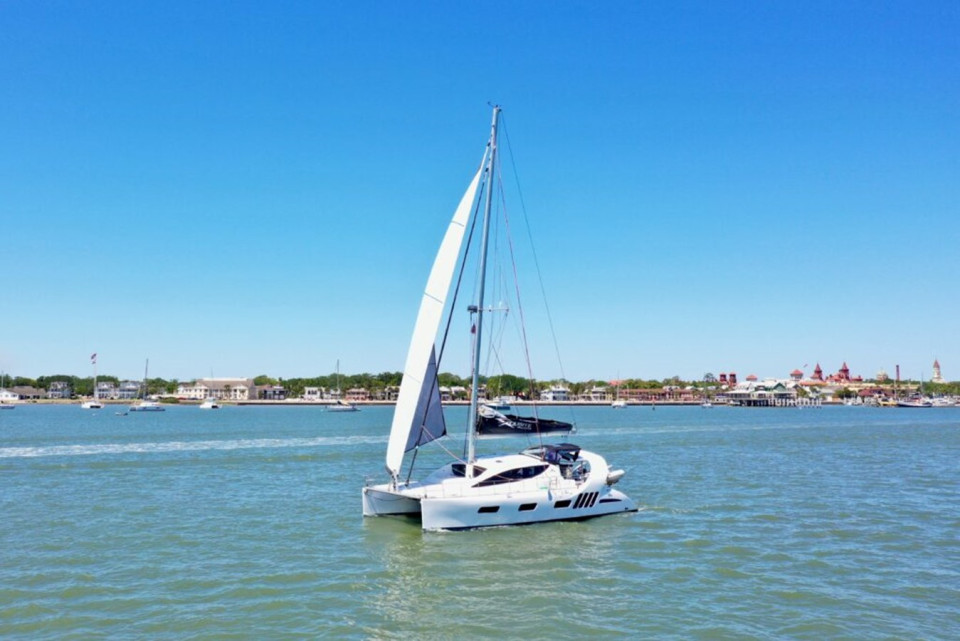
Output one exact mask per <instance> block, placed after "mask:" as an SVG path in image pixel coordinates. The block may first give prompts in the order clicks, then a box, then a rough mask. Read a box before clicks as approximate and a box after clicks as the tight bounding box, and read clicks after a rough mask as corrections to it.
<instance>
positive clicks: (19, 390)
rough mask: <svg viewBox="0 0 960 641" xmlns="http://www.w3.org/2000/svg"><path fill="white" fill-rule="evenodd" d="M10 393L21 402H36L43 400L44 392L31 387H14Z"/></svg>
mask: <svg viewBox="0 0 960 641" xmlns="http://www.w3.org/2000/svg"><path fill="white" fill-rule="evenodd" d="M10 391H11V392H12V393H13V394H15V395H16V396H17V397H19V399H20V400H21V401H36V400H39V399H41V398H43V390H42V389H40V388H39V387H33V386H31V385H14V386H13V387H11V388H10Z"/></svg>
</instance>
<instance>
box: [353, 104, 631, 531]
mask: <svg viewBox="0 0 960 641" xmlns="http://www.w3.org/2000/svg"><path fill="white" fill-rule="evenodd" d="M499 118H500V109H499V107H494V109H493V119H492V123H491V132H490V139H489V142H488V144H487V147H486V150H485V152H484V155H483V160H482V162H481V164H480V168H479V169H478V170H477V172H476V174H475V175H474V176H473V179H472V180H471V182H470V185H469V187H468V188H467V191H466V193H465V194H464V196H463V198H462V199H461V201H460V204H459V206H458V207H457V209H456V210H455V212H454V215H453V219H452V220H451V221H450V224H449V226H448V228H447V231H446V234H445V236H444V238H443V241H442V243H441V245H440V250H439V252H438V253H437V256H436V258H435V260H434V263H433V267H432V269H431V271H430V275H429V277H428V279H427V286H426V289H425V291H424V294H423V298H422V301H421V304H420V310H419V312H418V314H417V320H416V324H415V326H414V330H413V336H412V339H411V342H410V347H409V351H408V353H407V361H406V365H405V367H404V372H403V378H402V380H401V383H400V392H399V396H398V398H397V404H396V408H395V411H394V415H393V423H392V426H391V430H390V438H389V441H388V444H387V453H386V467H387V471H388V473H389V475H390V480H389V481H388V482H387V483H382V484H377V485H370V484H368V485H367V486H365V487H364V488H363V491H362V497H363V514H364V515H365V516H381V515H409V516H416V517H419V520H420V524H421V527H422V528H423V529H425V530H460V529H469V528H479V527H488V526H500V525H519V524H528V523H539V522H546V521H561V520H579V519H586V518H591V517H596V516H603V515H608V514H617V513H622V512H632V511H636V509H637V508H636V506H635V505H634V503H633V501H632V500H631V499H630V498H629V497H628V496H627V495H626V494H624V493H623V492H621V491H619V490H617V489H615V488H614V487H613V485H614V484H615V483H616V482H617V481H619V480H620V478H621V477H622V476H623V471H622V470H613V469H611V468H610V467H609V465H608V464H607V462H606V460H605V459H604V458H603V457H602V456H600V455H599V454H595V453H593V452H588V451H586V450H583V449H581V448H580V447H578V446H576V445H573V444H570V443H561V444H556V445H548V444H543V443H542V442H541V443H540V444H539V445H534V446H531V447H528V448H526V449H524V450H522V451H520V452H519V453H517V454H508V455H497V456H478V455H477V453H476V440H477V424H478V418H480V417H479V416H478V413H479V378H480V374H479V362H480V348H481V344H482V337H483V318H484V313H485V312H486V311H487V310H486V309H485V307H484V281H485V277H486V260H487V246H488V244H487V243H488V238H489V233H490V217H491V201H492V196H493V183H494V181H495V177H496V169H495V168H496V161H497V128H498V124H499ZM481 181H484V182H485V192H486V194H485V197H484V198H483V201H484V208H483V212H482V218H480V220H482V223H481V225H482V232H481V233H480V235H479V243H480V247H479V252H478V257H477V260H478V263H479V267H478V274H479V276H478V281H477V283H476V288H475V290H474V292H475V293H474V296H475V298H474V301H473V302H472V303H471V304H470V306H469V308H468V310H469V312H470V314H471V317H472V319H473V323H472V326H471V330H470V333H471V335H472V382H471V390H470V391H471V393H470V406H469V411H468V416H467V426H466V429H467V434H466V455H465V456H464V457H463V458H455V459H454V460H453V461H451V462H450V463H448V464H446V465H444V466H442V467H440V468H439V469H437V470H435V471H434V472H432V473H430V474H429V475H427V476H426V477H425V478H424V479H423V480H422V481H415V480H411V479H412V471H413V469H412V467H413V462H412V461H411V463H410V470H409V472H408V473H407V475H406V478H401V467H402V465H403V462H404V457H405V455H406V453H408V452H411V451H418V450H419V448H420V447H422V446H424V445H426V444H428V443H430V442H432V441H434V440H436V439H440V438H442V437H444V436H445V435H446V434H447V429H446V422H445V418H444V415H443V409H442V407H441V403H440V391H439V381H438V378H437V372H438V363H439V361H440V358H442V356H443V347H444V345H445V341H441V343H440V347H439V349H438V346H437V345H436V341H437V337H438V332H439V330H440V325H441V321H442V319H443V315H444V309H445V307H446V306H447V302H448V297H450V295H451V294H453V296H452V298H451V299H450V300H451V307H452V306H453V301H455V300H456V293H457V291H459V290H458V289H457V288H454V290H453V291H451V284H452V282H453V280H454V274H455V272H456V271H457V269H458V262H459V261H458V258H459V257H460V254H461V247H462V245H463V240H464V236H465V232H466V231H467V230H468V229H469V228H471V222H473V221H474V220H475V217H474V216H472V215H471V214H472V213H473V212H477V216H479V215H480V206H479V199H478V195H479V193H480V191H481V190H480V184H481ZM470 236H471V237H472V236H473V235H472V234H470ZM459 283H460V279H458V286H459ZM413 458H414V459H415V458H416V456H414V457H413Z"/></svg>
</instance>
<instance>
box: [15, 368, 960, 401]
mask: <svg viewBox="0 0 960 641" xmlns="http://www.w3.org/2000/svg"><path fill="white" fill-rule="evenodd" d="M402 378H403V373H402V372H381V373H380V374H369V373H363V374H340V375H339V377H338V375H337V374H336V373H332V374H326V375H321V376H314V377H308V378H282V377H277V378H275V377H272V376H268V375H266V374H261V375H259V376H256V377H254V379H253V382H254V384H255V385H279V386H281V387H283V388H284V389H285V390H286V391H287V395H288V396H294V397H295V396H302V395H303V392H304V389H306V388H307V387H322V388H324V389H336V388H337V386H338V383H339V387H340V389H341V390H344V391H346V390H348V389H354V388H359V389H365V390H367V392H369V393H370V394H371V395H372V396H376V395H378V394H379V393H382V392H384V391H385V390H386V389H388V388H392V387H399V386H400V380H401V379H402ZM437 378H438V379H439V381H440V385H441V386H442V387H451V388H452V387H464V388H468V389H469V387H470V383H471V381H470V378H469V377H460V376H457V375H456V374H451V373H449V372H443V373H441V374H439V375H438V376H437ZM712 378H713V377H712V376H711V375H710V374H707V375H705V376H704V378H703V380H699V381H684V380H682V379H681V378H680V377H679V376H671V377H669V378H664V379H659V380H656V379H641V378H628V379H623V380H621V381H619V387H620V388H621V389H662V388H664V387H695V388H710V387H715V386H716V384H717V383H716V381H715V379H713V380H711V379H712ZM97 380H98V381H109V382H112V383H113V384H114V385H119V384H120V382H121V379H120V378H118V377H116V376H111V375H110V374H101V375H99V376H97ZM194 380H197V379H190V380H186V381H179V380H178V379H172V380H167V379H163V378H149V379H147V394H148V395H154V394H158V395H162V394H175V393H176V391H177V387H178V386H179V385H180V384H181V382H185V383H189V382H193V381H194ZM57 381H63V382H65V383H67V384H68V385H69V387H70V389H71V391H72V392H73V394H74V395H76V396H91V395H92V394H93V377H92V376H91V377H80V376H73V375H70V374H52V375H49V376H40V377H38V378H28V377H25V376H10V375H7V376H6V378H5V379H4V382H3V385H2V386H4V387H20V386H27V387H34V388H39V389H43V390H49V389H50V384H51V383H53V382H57ZM480 382H481V384H482V385H485V386H486V388H487V396H489V397H496V396H516V397H518V398H536V397H537V396H538V395H539V394H540V392H543V391H545V390H547V389H548V388H550V387H551V386H553V385H563V386H564V387H566V388H567V389H569V390H570V393H571V394H572V395H575V396H579V395H582V394H585V393H586V392H589V391H590V390H591V389H593V388H594V387H612V386H613V385H612V384H611V382H610V381H602V380H597V379H590V380H586V381H579V382H571V381H567V380H563V379H556V380H551V381H539V380H534V379H530V378H526V377H523V376H517V375H514V374H500V375H497V376H481V377H480ZM864 382H865V383H867V384H875V385H877V386H878V387H884V388H887V387H891V386H892V385H893V383H892V382H891V381H884V382H882V383H880V382H878V381H873V380H868V381H864ZM900 384H901V385H902V386H904V387H917V386H918V385H919V381H913V380H902V381H900ZM923 389H924V391H925V392H927V393H929V394H935V395H940V394H944V395H960V381H957V382H950V383H930V382H925V383H923Z"/></svg>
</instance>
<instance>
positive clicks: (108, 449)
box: [0, 436, 384, 459]
mask: <svg viewBox="0 0 960 641" xmlns="http://www.w3.org/2000/svg"><path fill="white" fill-rule="evenodd" d="M383 440H384V439H383V437H381V436H345V437H315V438H258V439H234V440H224V441H166V442H159V443H90V444H84V445H79V444H78V445H45V446H36V447H3V448H0V459H5V458H39V457H46V456H96V455H104V454H106V455H110V454H163V453H169V452H204V451H213V450H250V449H283V448H294V447H341V446H345V445H361V444H369V443H380V442H383Z"/></svg>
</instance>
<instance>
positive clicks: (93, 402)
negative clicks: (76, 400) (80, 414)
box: [80, 352, 103, 410]
mask: <svg viewBox="0 0 960 641" xmlns="http://www.w3.org/2000/svg"><path fill="white" fill-rule="evenodd" d="M90 364H91V365H93V398H92V399H90V400H87V401H84V402H82V403H80V408H81V409H85V410H102V409H103V403H101V402H100V390H99V388H98V387H97V353H96V352H94V353H93V354H91V355H90Z"/></svg>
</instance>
